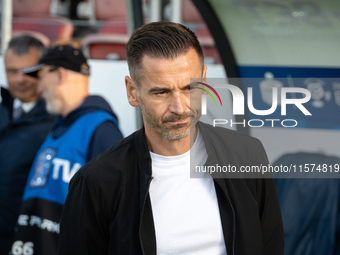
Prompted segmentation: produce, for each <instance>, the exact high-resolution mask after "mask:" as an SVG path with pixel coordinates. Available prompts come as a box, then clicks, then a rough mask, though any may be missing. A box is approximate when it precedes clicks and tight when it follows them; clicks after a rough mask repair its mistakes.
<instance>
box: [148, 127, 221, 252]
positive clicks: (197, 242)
mask: <svg viewBox="0 0 340 255" xmlns="http://www.w3.org/2000/svg"><path fill="white" fill-rule="evenodd" d="M150 154H151V159H152V175H153V177H154V179H153V180H152V181H151V185H150V190H149V192H150V199H151V206H152V213H153V219H154V224H155V232H156V243H157V255H164V254H175V255H184V254H185V255H189V254H193V255H194V254H195V255H222V254H223V255H225V254H227V252H226V248H225V244H224V237H223V230H222V224H221V219H220V212H219V207H218V202H217V197H216V191H215V186H214V181H213V179H212V178H211V177H210V175H209V174H207V176H206V177H207V178H190V151H188V152H186V153H184V154H182V155H179V156H171V157H166V156H161V155H158V154H155V153H152V152H150ZM193 155H195V156H194V157H195V159H196V160H197V162H196V164H197V163H198V165H203V164H204V163H205V162H206V160H207V154H206V148H205V143H204V140H203V139H202V136H201V134H200V133H198V135H197V138H196V141H195V143H194V145H193V146H192V148H191V156H193ZM192 167H193V166H192Z"/></svg>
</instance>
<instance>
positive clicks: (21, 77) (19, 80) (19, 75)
mask: <svg viewBox="0 0 340 255" xmlns="http://www.w3.org/2000/svg"><path fill="white" fill-rule="evenodd" d="M15 79H16V81H17V83H22V82H24V80H25V75H24V74H22V73H20V72H17V74H16V76H15Z"/></svg>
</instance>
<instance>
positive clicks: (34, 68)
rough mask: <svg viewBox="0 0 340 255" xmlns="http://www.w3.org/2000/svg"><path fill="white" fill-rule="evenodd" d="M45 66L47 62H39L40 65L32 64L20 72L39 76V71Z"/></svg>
mask: <svg viewBox="0 0 340 255" xmlns="http://www.w3.org/2000/svg"><path fill="white" fill-rule="evenodd" d="M44 66H45V64H39V65H35V66H31V67H28V68H25V69H22V70H21V71H20V72H21V73H23V74H27V75H29V76H32V77H35V78H38V71H39V70H40V69H41V68H43V67H44Z"/></svg>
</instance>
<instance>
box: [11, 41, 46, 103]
mask: <svg viewBox="0 0 340 255" xmlns="http://www.w3.org/2000/svg"><path fill="white" fill-rule="evenodd" d="M40 55H41V54H40V52H39V51H38V50H37V49H35V48H34V47H30V48H29V51H28V53H27V54H25V55H21V56H20V55H16V54H15V53H14V52H13V51H12V50H11V49H8V50H7V52H6V54H5V69H6V76H7V81H8V89H9V92H10V94H11V95H12V97H14V98H18V99H19V100H20V101H22V102H33V101H36V100H38V98H39V96H40V95H39V93H38V91H37V86H38V79H36V78H33V77H31V76H28V75H26V74H22V73H20V70H21V69H24V68H27V67H31V66H33V65H36V64H37V63H38V61H39V58H40Z"/></svg>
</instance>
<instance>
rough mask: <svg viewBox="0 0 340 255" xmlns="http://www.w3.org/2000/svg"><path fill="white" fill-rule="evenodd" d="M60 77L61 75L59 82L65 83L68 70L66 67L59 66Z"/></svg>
mask: <svg viewBox="0 0 340 255" xmlns="http://www.w3.org/2000/svg"><path fill="white" fill-rule="evenodd" d="M57 72H58V77H59V84H64V82H65V81H66V79H67V71H66V69H65V68H64V67H59V68H58V69H57Z"/></svg>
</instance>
